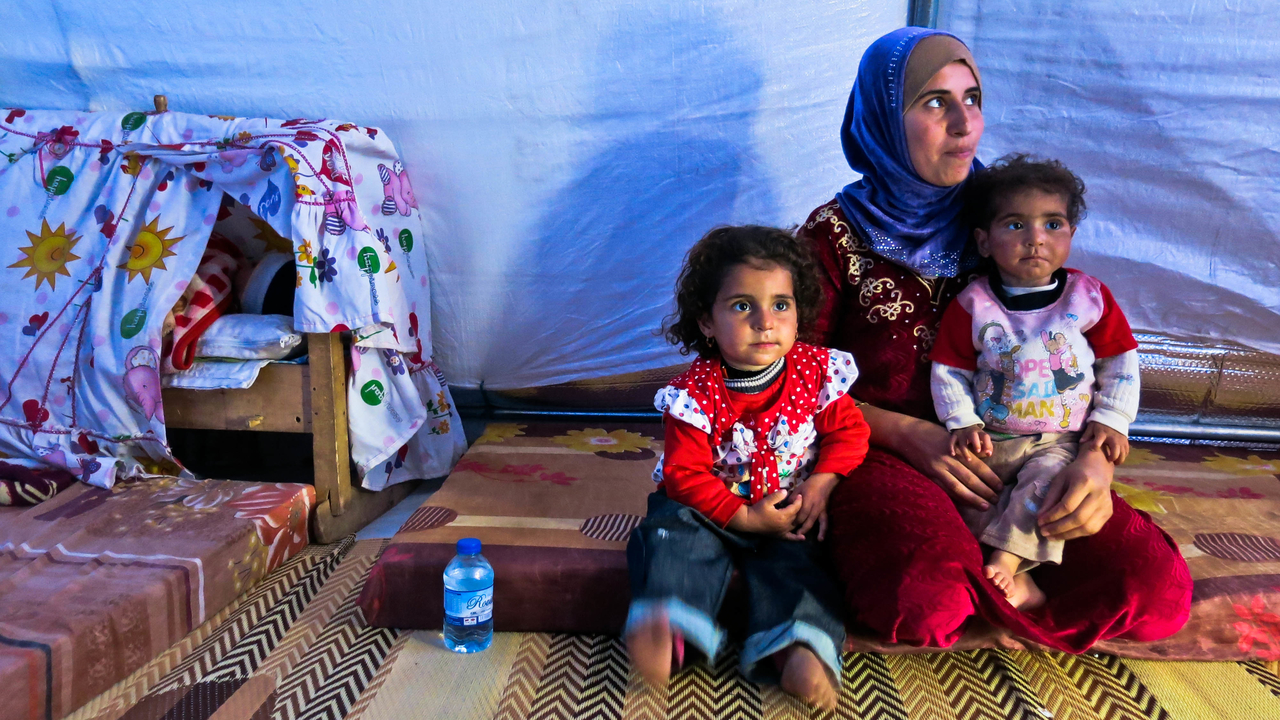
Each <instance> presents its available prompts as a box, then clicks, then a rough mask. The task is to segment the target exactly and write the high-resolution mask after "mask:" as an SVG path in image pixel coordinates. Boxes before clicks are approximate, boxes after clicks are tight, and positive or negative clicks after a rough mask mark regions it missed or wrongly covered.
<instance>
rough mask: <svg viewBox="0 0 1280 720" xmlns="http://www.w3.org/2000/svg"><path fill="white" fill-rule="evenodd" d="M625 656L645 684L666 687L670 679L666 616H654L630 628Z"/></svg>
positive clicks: (669, 632)
mask: <svg viewBox="0 0 1280 720" xmlns="http://www.w3.org/2000/svg"><path fill="white" fill-rule="evenodd" d="M627 654H629V655H630V656H631V664H632V665H633V666H635V669H636V672H638V673H640V677H642V678H644V679H645V682H647V683H649V684H650V685H653V686H654V687H658V688H663V687H666V686H667V681H669V680H670V679H671V625H670V624H669V623H668V622H667V616H666V615H664V614H658V615H655V616H654V617H653V618H651V619H649V620H647V621H646V622H644V623H642V624H640V625H638V626H636V627H634V628H632V629H631V632H628V633H627Z"/></svg>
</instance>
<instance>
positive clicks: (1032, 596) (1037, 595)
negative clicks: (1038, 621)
mask: <svg viewBox="0 0 1280 720" xmlns="http://www.w3.org/2000/svg"><path fill="white" fill-rule="evenodd" d="M1013 587H1014V590H1013V595H1010V596H1009V604H1010V605H1012V606H1014V607H1016V608H1018V609H1019V610H1034V609H1035V608H1038V607H1040V606H1041V605H1043V604H1044V601H1045V600H1046V599H1047V598H1046V597H1045V594H1044V591H1043V590H1041V589H1040V586H1039V585H1036V581H1035V580H1032V579H1031V573H1022V574H1020V575H1014V576H1013ZM1015 597H1017V598H1019V600H1015V599H1014V598H1015Z"/></svg>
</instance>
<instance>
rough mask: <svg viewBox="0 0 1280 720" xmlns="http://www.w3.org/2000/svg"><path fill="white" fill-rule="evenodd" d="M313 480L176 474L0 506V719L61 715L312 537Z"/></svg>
mask: <svg viewBox="0 0 1280 720" xmlns="http://www.w3.org/2000/svg"><path fill="white" fill-rule="evenodd" d="M314 503H315V490H314V488H312V487H311V486H309V485H299V484H294V483H276V484H259V483H242V482H233V481H226V480H182V479H178V478H171V477H159V478H152V479H150V480H147V481H141V482H125V483H117V484H116V485H115V487H113V488H111V489H110V490H104V489H102V488H97V487H92V486H90V485H86V484H84V483H76V484H75V485H73V486H72V487H71V488H69V489H67V490H64V491H63V492H61V493H59V494H58V495H57V496H55V497H54V498H52V499H50V500H47V501H45V502H43V503H41V504H39V505H36V506H34V507H26V508H18V507H0V687H2V688H4V693H3V695H4V697H5V700H6V702H3V703H0V720H18V719H19V718H21V719H22V720H27V719H32V720H34V719H35V718H47V719H49V720H52V719H53V718H60V717H63V716H64V715H67V714H68V713H70V712H72V711H73V710H75V709H76V708H77V707H79V706H80V705H82V704H84V703H85V702H86V701H88V700H89V699H91V698H93V697H94V696H96V695H98V694H99V693H101V692H103V691H104V690H106V689H108V688H110V687H111V686H112V685H113V684H114V683H116V682H117V681H119V680H121V679H122V678H124V677H126V676H127V675H129V673H131V672H133V671H134V670H136V669H137V668H139V667H141V666H142V665H143V664H145V663H146V662H147V661H148V660H150V659H151V658H153V657H155V656H156V655H158V654H159V653H161V652H163V651H164V650H165V649H167V648H168V647H169V646H171V645H173V644H174V643H175V642H177V641H178V640H180V639H181V638H182V637H183V636H185V635H186V634H187V633H189V632H191V630H193V629H194V628H196V627H197V626H199V625H200V624H201V623H202V622H204V621H205V620H206V619H208V618H209V617H210V616H211V615H213V614H215V613H217V612H218V611H219V610H221V609H222V608H223V607H224V606H226V605H227V604H228V603H230V602H231V601H232V600H233V599H235V598H236V597H237V596H239V595H240V594H242V593H244V592H245V591H246V590H248V589H249V588H250V587H252V586H254V585H255V584H256V583H257V582H258V581H259V580H261V579H262V577H263V576H265V575H266V574H267V573H268V572H270V571H271V570H273V569H275V568H276V567H277V566H279V565H280V564H281V563H283V562H284V561H285V560H286V559H288V558H289V557H290V556H291V555H293V554H294V553H296V552H298V550H300V549H301V548H303V547H305V546H306V544H307V522H308V519H309V517H310V514H311V509H312V506H313V505H314Z"/></svg>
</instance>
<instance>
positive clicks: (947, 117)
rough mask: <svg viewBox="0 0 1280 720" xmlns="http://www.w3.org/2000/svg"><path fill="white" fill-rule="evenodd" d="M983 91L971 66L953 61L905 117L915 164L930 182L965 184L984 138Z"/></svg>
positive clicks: (937, 75) (923, 176)
mask: <svg viewBox="0 0 1280 720" xmlns="http://www.w3.org/2000/svg"><path fill="white" fill-rule="evenodd" d="M980 99H981V91H980V90H979V88H978V82H977V80H975V79H974V77H973V72H972V71H970V70H969V66H968V65H965V64H964V63H962V62H953V63H951V64H949V65H947V66H946V67H944V68H942V69H941V70H939V71H938V72H937V74H935V75H934V76H933V77H932V78H930V79H929V82H928V83H927V84H926V85H925V86H924V91H923V92H922V93H920V97H918V98H916V101H915V102H914V103H912V105H911V107H910V108H908V109H907V112H906V114H905V115H903V116H902V124H903V125H904V126H905V128H906V132H907V150H908V151H909V152H910V153H911V164H912V165H913V166H915V169H916V173H917V174H918V175H919V176H920V178H921V179H923V180H924V181H925V182H928V183H932V184H933V185H938V186H940V187H950V186H952V185H959V184H960V183H961V182H964V179H965V178H967V177H969V168H970V167H971V166H972V163H973V154H974V152H976V151H977V149H978V141H979V140H981V139H982V128H983V124H982V108H981V107H980V106H979V101H980Z"/></svg>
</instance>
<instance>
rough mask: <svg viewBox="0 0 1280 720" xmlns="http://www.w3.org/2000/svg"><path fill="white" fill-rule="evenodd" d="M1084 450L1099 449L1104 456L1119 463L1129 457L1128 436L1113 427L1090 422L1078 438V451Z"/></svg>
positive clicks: (1114, 462)
mask: <svg viewBox="0 0 1280 720" xmlns="http://www.w3.org/2000/svg"><path fill="white" fill-rule="evenodd" d="M1085 450H1101V451H1102V454H1103V456H1104V457H1106V458H1107V459H1108V460H1110V461H1111V462H1112V463H1113V464H1115V465H1119V464H1120V463H1123V462H1124V459H1125V458H1127V457H1129V438H1128V437H1126V436H1125V434H1124V433H1122V432H1120V431H1119V430H1116V429H1115V428H1112V427H1109V426H1107V425H1103V424H1102V423H1098V422H1091V423H1089V424H1088V425H1086V426H1085V428H1084V435H1083V436H1082V437H1081V438H1080V451H1081V452H1084V451H1085Z"/></svg>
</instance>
